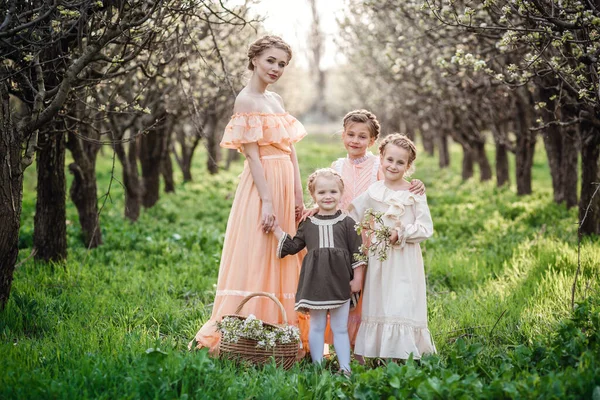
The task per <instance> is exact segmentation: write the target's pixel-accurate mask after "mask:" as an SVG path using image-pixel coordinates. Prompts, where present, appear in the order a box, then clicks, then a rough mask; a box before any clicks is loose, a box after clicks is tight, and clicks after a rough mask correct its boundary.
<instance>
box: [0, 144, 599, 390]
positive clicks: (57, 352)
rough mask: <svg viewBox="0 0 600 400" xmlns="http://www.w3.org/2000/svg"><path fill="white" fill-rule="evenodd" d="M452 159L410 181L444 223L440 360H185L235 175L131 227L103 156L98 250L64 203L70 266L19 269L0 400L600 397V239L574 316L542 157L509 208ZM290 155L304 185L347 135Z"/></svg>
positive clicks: (439, 246) (586, 250)
mask: <svg viewBox="0 0 600 400" xmlns="http://www.w3.org/2000/svg"><path fill="white" fill-rule="evenodd" d="M453 150H455V151H453V153H452V156H453V158H452V166H451V168H450V169H447V170H439V169H438V167H437V161H436V159H434V158H429V157H427V156H425V155H424V154H423V153H422V154H420V155H419V158H418V159H417V164H416V165H417V172H416V174H415V177H417V178H419V179H421V180H423V181H424V182H425V184H426V185H427V195H428V200H429V205H430V208H431V212H432V216H433V221H434V225H435V229H436V233H435V235H434V237H433V238H432V239H430V240H428V241H427V242H426V243H425V245H424V246H423V247H424V259H425V268H426V272H427V279H428V307H429V318H430V330H431V332H432V334H433V336H434V340H435V342H436V345H437V347H438V351H439V354H438V355H436V356H431V357H428V358H425V359H424V360H422V362H421V363H420V364H419V365H417V363H415V362H412V361H409V362H407V363H406V364H405V365H396V364H394V363H391V364H389V365H387V366H386V367H379V368H374V369H373V368H369V367H362V366H358V365H354V366H353V367H354V374H353V375H352V377H351V378H350V379H347V378H344V377H342V376H339V375H336V374H332V373H330V372H329V369H332V370H333V371H335V366H334V365H333V364H334V363H331V365H328V366H327V367H326V368H325V369H319V368H315V367H313V366H312V365H310V364H305V363H302V364H299V365H298V366H296V367H295V368H294V369H293V370H292V371H290V372H284V371H282V370H278V369H276V368H274V367H273V366H268V367H266V368H264V369H256V368H251V367H236V366H234V365H232V364H230V363H227V362H221V361H218V360H213V359H210V358H209V357H208V356H207V354H206V352H205V351H200V352H188V351H187V343H188V342H189V341H190V340H191V339H192V338H193V336H194V334H195V332H196V331H197V329H198V328H199V327H200V326H201V324H202V322H203V321H204V320H206V319H207V318H208V317H209V315H210V304H211V302H212V300H213V296H214V290H215V289H214V284H215V283H216V277H217V272H218V266H219V259H220V255H221V254H220V253H221V247H222V242H223V235H224V231H225V226H226V222H227V217H228V213H229V208H230V206H231V202H232V199H233V196H234V192H235V186H236V182H237V176H238V175H239V173H240V172H241V169H242V164H241V163H238V164H235V165H233V167H232V168H231V170H229V171H221V173H220V174H218V175H217V176H210V175H208V174H207V173H206V170H205V168H204V162H205V159H204V157H205V155H204V154H199V155H198V156H197V157H196V158H197V159H196V165H195V168H194V173H195V181H194V182H192V183H187V184H180V185H179V186H178V187H177V193H176V194H168V195H162V198H161V200H160V201H159V203H158V204H157V205H156V206H155V207H154V208H152V209H150V210H146V211H145V212H144V213H143V214H142V216H141V218H140V220H139V221H138V222H137V223H136V224H134V225H132V224H130V223H128V222H127V221H126V220H125V219H124V218H123V216H122V215H123V190H122V187H121V186H120V184H119V180H120V176H121V175H120V174H121V172H120V170H119V163H118V162H117V163H116V165H115V179H114V180H113V181H112V185H111V182H110V181H111V169H112V167H113V160H112V152H111V151H110V149H108V148H106V149H104V153H105V154H104V155H103V156H102V157H101V159H100V161H99V165H98V179H99V181H98V185H99V192H100V193H105V192H106V191H107V188H108V187H109V185H111V190H110V196H109V197H106V198H102V199H101V201H102V202H104V201H105V200H106V202H105V203H104V207H103V211H102V217H101V220H102V229H103V237H104V241H105V243H104V245H103V246H101V247H100V248H98V249H96V250H93V251H87V249H86V248H84V247H83V245H82V244H81V241H80V239H79V234H80V228H79V224H78V221H77V214H76V210H75V208H74V207H73V205H72V204H70V202H69V204H68V219H69V222H68V235H69V260H68V262H67V264H66V265H64V266H63V265H46V264H41V263H40V264H37V263H35V262H33V261H31V260H29V261H26V262H24V263H23V264H22V265H21V266H20V267H19V268H18V269H17V270H16V272H15V279H14V283H13V290H12V294H11V299H10V301H9V303H8V305H7V307H6V309H5V310H4V311H3V312H2V313H1V314H0V359H1V360H2V373H0V398H19V399H22V398H190V397H191V398H265V399H267V398H293V399H296V398H365V399H368V398H373V399H376V398H382V397H386V398H405V397H418V398H492V397H493V398H539V397H542V398H565V397H572V398H578V397H587V398H594V399H600V321H599V312H600V295H599V292H598V283H597V282H598V278H599V275H600V267H599V265H600V244H599V242H598V238H589V239H586V240H584V241H583V243H582V246H581V268H582V272H581V275H580V277H579V281H578V286H577V291H576V299H577V301H578V302H580V303H581V304H580V305H579V306H578V307H577V308H576V310H575V312H571V308H570V302H571V285H572V283H573V280H574V276H575V271H576V269H577V213H576V210H575V209H573V210H567V209H566V208H565V207H564V206H562V205H557V204H554V203H553V201H552V187H551V181H550V175H549V171H548V167H547V162H546V160H545V155H544V153H543V151H542V150H539V151H538V153H537V154H536V159H535V164H534V169H533V173H534V179H533V180H534V194H533V195H531V196H526V197H517V196H516V195H515V194H514V192H515V190H514V188H502V189H498V188H496V187H495V184H494V182H486V183H480V182H478V181H476V180H470V181H468V182H462V181H461V179H460V154H459V153H460V152H459V150H458V149H453ZM298 153H299V159H300V164H301V169H302V170H301V173H302V176H303V178H306V176H307V175H308V174H309V173H310V172H311V171H312V170H313V169H314V168H317V167H323V166H328V165H330V163H331V161H333V160H334V159H336V158H337V157H341V156H343V155H344V151H343V146H342V145H341V141H340V139H339V137H334V136H328V135H313V136H310V137H308V138H306V139H305V140H304V141H302V142H301V143H300V144H299V145H298ZM490 156H493V155H492V154H490ZM513 168H514V165H513ZM27 174H28V175H27V177H26V180H25V186H26V187H25V193H24V206H23V215H22V229H21V238H20V247H21V253H20V259H21V260H23V259H25V258H26V256H27V255H28V254H29V253H30V251H31V244H32V235H33V214H34V211H35V190H34V189H35V171H33V170H32V169H30V170H28V171H27ZM512 176H514V174H513V175H512ZM176 180H177V181H179V182H181V177H180V176H176ZM308 200H309V199H308V198H307V201H308ZM586 299H587V300H586ZM584 300H585V301H584Z"/></svg>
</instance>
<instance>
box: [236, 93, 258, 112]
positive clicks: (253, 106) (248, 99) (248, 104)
mask: <svg viewBox="0 0 600 400" xmlns="http://www.w3.org/2000/svg"><path fill="white" fill-rule="evenodd" d="M261 108H262V107H261V104H260V102H259V101H257V99H256V97H252V96H251V95H249V94H248V93H247V92H245V91H244V90H242V91H241V92H240V93H239V94H238V95H237V97H236V98H235V104H234V105H233V112H234V113H236V114H237V113H250V112H262V111H263V110H262V109H261Z"/></svg>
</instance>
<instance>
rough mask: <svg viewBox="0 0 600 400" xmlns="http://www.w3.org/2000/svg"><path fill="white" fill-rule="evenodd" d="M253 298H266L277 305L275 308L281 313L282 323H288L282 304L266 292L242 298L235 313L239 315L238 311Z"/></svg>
mask: <svg viewBox="0 0 600 400" xmlns="http://www.w3.org/2000/svg"><path fill="white" fill-rule="evenodd" d="M253 297H268V298H269V299H271V300H273V301H274V302H275V304H277V307H279V311H280V312H281V315H282V317H283V323H284V324H287V323H288V320H287V314H286V312H285V309H284V308H283V304H281V302H280V301H279V299H278V298H277V297H275V296H273V295H272V294H271V293H267V292H254V293H250V294H249V295H248V296H246V297H244V299H243V300H242V302H241V303H240V305H239V306H238V308H237V310H235V313H236V314H239V313H240V311H241V310H242V307H244V304H246V303H247V302H248V300H250V299H251V298H253Z"/></svg>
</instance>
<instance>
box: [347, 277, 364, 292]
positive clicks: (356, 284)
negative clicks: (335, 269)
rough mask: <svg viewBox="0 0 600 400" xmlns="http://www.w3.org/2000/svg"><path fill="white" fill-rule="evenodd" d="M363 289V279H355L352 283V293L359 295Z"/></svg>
mask: <svg viewBox="0 0 600 400" xmlns="http://www.w3.org/2000/svg"><path fill="white" fill-rule="evenodd" d="M361 289H362V279H359V278H354V279H352V280H351V281H350V291H351V292H352V293H358V292H360V290H361Z"/></svg>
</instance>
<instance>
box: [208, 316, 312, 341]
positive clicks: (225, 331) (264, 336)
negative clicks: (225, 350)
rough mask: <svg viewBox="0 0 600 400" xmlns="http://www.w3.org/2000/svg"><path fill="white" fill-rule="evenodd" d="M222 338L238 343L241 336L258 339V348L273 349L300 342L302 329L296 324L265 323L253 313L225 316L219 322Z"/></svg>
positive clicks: (218, 327)
mask: <svg viewBox="0 0 600 400" xmlns="http://www.w3.org/2000/svg"><path fill="white" fill-rule="evenodd" d="M217 329H218V330H219V332H221V340H224V341H226V342H229V343H237V342H238V340H239V339H240V338H246V339H252V340H256V342H257V344H256V347H257V348H262V349H272V348H273V347H275V346H276V345H277V344H287V343H298V342H299V341H300V330H299V329H298V328H296V327H295V326H291V325H285V326H275V325H271V324H263V322H262V321H261V320H260V319H258V318H256V317H255V316H254V315H253V314H250V315H248V317H246V318H244V317H237V316H232V315H230V316H225V317H223V319H222V320H221V321H220V322H217Z"/></svg>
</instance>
